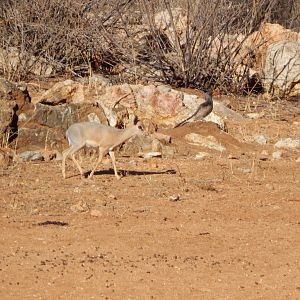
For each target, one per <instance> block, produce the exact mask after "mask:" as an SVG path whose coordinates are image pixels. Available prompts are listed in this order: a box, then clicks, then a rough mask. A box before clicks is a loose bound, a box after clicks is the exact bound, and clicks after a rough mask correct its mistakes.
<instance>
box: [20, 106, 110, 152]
mask: <svg viewBox="0 0 300 300" xmlns="http://www.w3.org/2000/svg"><path fill="white" fill-rule="evenodd" d="M85 121H92V122H99V123H102V124H107V120H106V117H105V115H104V113H103V111H102V109H101V108H100V107H98V106H97V105H93V104H89V103H87V104H82V105H79V104H63V105H58V106H50V105H45V104H41V103H37V104H35V105H34V106H33V107H32V108H31V109H29V110H27V111H25V112H23V113H22V115H20V118H19V122H18V127H19V129H18V143H17V149H26V150H39V149H43V148H47V149H50V150H54V149H55V150H61V149H62V148H63V144H64V143H65V139H64V135H65V131H66V130H67V128H68V127H69V126H70V125H72V124H73V123H76V122H85Z"/></svg>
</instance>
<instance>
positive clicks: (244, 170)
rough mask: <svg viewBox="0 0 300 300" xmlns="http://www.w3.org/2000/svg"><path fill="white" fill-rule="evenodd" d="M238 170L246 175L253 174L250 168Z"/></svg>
mask: <svg viewBox="0 0 300 300" xmlns="http://www.w3.org/2000/svg"><path fill="white" fill-rule="evenodd" d="M238 170H239V171H241V172H242V173H244V174H249V173H251V169H249V168H238Z"/></svg>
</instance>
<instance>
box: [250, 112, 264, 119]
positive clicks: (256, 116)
mask: <svg viewBox="0 0 300 300" xmlns="http://www.w3.org/2000/svg"><path fill="white" fill-rule="evenodd" d="M246 116H247V117H248V118H249V119H253V120H254V119H259V118H261V117H263V116H264V113H263V112H262V113H248V114H246Z"/></svg>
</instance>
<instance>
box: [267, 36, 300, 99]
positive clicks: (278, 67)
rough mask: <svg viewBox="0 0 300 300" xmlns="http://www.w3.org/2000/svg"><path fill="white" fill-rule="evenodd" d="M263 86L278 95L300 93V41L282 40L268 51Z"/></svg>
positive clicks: (295, 94) (272, 45)
mask: <svg viewBox="0 0 300 300" xmlns="http://www.w3.org/2000/svg"><path fill="white" fill-rule="evenodd" d="M262 82H263V86H264V88H265V90H266V91H267V92H269V93H272V94H276V95H279V96H281V95H286V94H287V95H289V96H297V95H300V42H290V41H280V42H277V43H273V44H271V45H270V46H269V47H268V49H267V53H266V59H265V67H264V71H263V81H262Z"/></svg>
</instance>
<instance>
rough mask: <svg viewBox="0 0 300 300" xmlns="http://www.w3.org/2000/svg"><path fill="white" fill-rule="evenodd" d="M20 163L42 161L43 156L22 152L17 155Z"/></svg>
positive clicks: (38, 153) (33, 152)
mask: <svg viewBox="0 0 300 300" xmlns="http://www.w3.org/2000/svg"><path fill="white" fill-rule="evenodd" d="M18 157H19V158H20V159H21V160H22V161H36V160H44V157H43V154H42V153H41V152H39V151H24V152H22V153H20V154H19V155H18Z"/></svg>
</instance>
